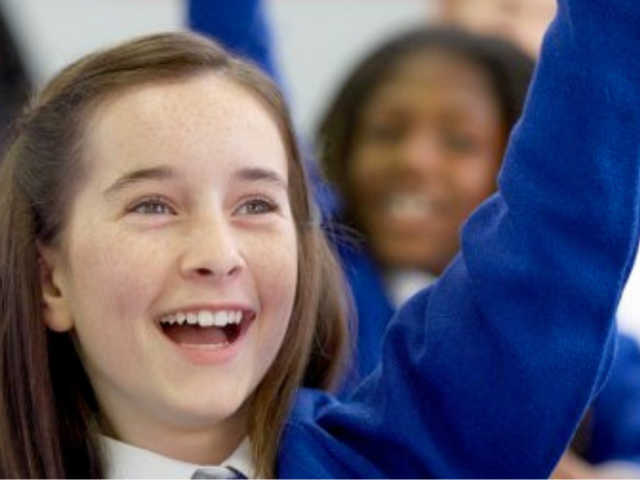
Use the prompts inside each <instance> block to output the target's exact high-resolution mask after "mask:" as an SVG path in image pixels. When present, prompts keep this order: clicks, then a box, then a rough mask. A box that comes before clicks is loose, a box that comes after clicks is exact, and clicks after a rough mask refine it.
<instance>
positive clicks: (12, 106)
mask: <svg viewBox="0 0 640 480" xmlns="http://www.w3.org/2000/svg"><path fill="white" fill-rule="evenodd" d="M9 27H10V25H9V23H8V19H7V18H6V16H5V14H4V11H3V9H2V5H0V151H1V149H2V144H3V138H4V136H5V131H6V130H7V128H8V126H9V124H10V123H11V121H12V119H13V118H14V117H15V116H16V115H17V114H18V113H19V112H20V110H21V108H22V107H23V105H24V104H25V102H26V101H27V99H28V97H29V93H30V91H31V80H30V78H29V75H28V73H27V69H26V66H25V63H24V62H23V60H22V56H21V54H20V53H21V52H20V50H19V49H18V45H17V44H16V42H15V40H14V36H13V35H12V32H11V29H10V28H9Z"/></svg>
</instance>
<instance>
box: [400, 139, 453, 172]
mask: <svg viewBox="0 0 640 480" xmlns="http://www.w3.org/2000/svg"><path fill="white" fill-rule="evenodd" d="M441 157H442V152H441V151H440V149H439V147H438V142H437V141H436V139H435V138H434V136H433V135H427V134H424V133H420V134H418V133H414V134H413V135H411V136H409V137H408V138H407V139H406V140H405V142H404V144H403V145H402V147H401V149H400V151H399V162H398V166H399V167H400V166H401V167H402V168H403V169H406V170H410V171H412V172H414V173H430V172H433V171H436V170H437V169H438V168H439V167H440V165H441V163H442V162H441V160H442V158H441Z"/></svg>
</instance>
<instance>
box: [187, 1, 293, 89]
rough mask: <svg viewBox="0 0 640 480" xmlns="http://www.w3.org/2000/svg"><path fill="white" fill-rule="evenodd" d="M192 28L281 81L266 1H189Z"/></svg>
mask: <svg viewBox="0 0 640 480" xmlns="http://www.w3.org/2000/svg"><path fill="white" fill-rule="evenodd" d="M187 9H188V10H187V11H188V22H189V27H190V28H191V29H193V30H195V31H197V32H200V33H203V34H205V35H208V36H210V37H212V38H215V39H216V40H218V41H219V42H220V43H222V44H223V45H225V46H226V47H227V48H228V49H230V50H231V51H233V52H234V53H236V54H237V55H240V56H243V57H245V58H248V59H250V60H252V61H253V62H255V63H256V64H257V65H258V66H260V67H261V68H262V69H263V70H264V71H266V72H267V73H268V74H269V75H271V77H272V78H274V79H275V80H276V81H280V80H281V79H280V76H279V73H278V69H277V67H276V61H275V58H274V53H273V41H272V38H271V30H270V28H269V23H268V19H267V14H266V11H265V6H264V3H263V1H262V0H188V4H187Z"/></svg>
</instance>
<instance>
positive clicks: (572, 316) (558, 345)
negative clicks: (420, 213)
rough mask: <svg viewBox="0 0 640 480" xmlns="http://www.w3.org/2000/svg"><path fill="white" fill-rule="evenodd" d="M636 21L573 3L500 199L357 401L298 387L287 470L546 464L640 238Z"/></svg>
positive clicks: (412, 314)
mask: <svg viewBox="0 0 640 480" xmlns="http://www.w3.org/2000/svg"><path fill="white" fill-rule="evenodd" d="M638 25H640V2H638V0H561V1H560V4H559V12H558V17H557V18H556V20H555V21H554V23H553V24H552V26H551V29H550V31H549V33H548V34H547V37H546V40H545V45H544V47H543V53H542V57H541V60H540V62H539V66H538V71H537V74H536V77H535V79H534V82H533V84H532V89H531V92H530V98H529V101H528V103H527V106H526V108H525V111H524V113H523V118H522V120H521V123H520V124H519V126H518V127H517V128H516V131H515V132H514V134H513V135H512V138H511V139H510V146H509V148H508V150H507V154H506V159H505V163H504V168H503V171H502V172H501V176H500V181H499V192H498V193H497V194H496V195H495V196H493V197H492V198H491V199H489V200H488V201H487V202H485V204H483V205H482V206H481V207H480V208H479V209H478V210H477V211H476V213H475V214H474V215H473V216H472V217H471V218H470V220H469V221H468V223H467V224H466V225H465V227H464V229H463V234H462V250H461V253H460V255H459V256H458V257H457V258H456V259H455V260H454V262H453V263H452V265H451V266H450V267H449V268H448V269H447V271H446V272H445V274H444V275H443V276H442V278H441V279H440V281H439V282H438V283H437V284H436V285H435V286H434V287H432V288H431V289H429V290H427V291H425V292H424V293H422V294H421V295H419V296H417V297H414V299H413V300H412V301H411V302H410V303H409V304H408V305H406V306H405V307H404V308H403V309H401V310H400V312H399V313H398V314H397V315H396V317H395V318H394V319H393V320H392V322H391V324H390V326H389V329H388V331H387V333H386V336H385V339H384V346H383V357H382V363H381V365H380V367H379V368H378V369H377V370H376V371H375V372H374V373H373V374H372V375H371V376H370V377H368V378H367V379H365V380H364V382H363V383H362V385H361V386H360V387H359V388H358V389H357V390H356V391H355V392H354V393H353V394H352V395H351V396H350V397H349V398H348V399H347V400H346V401H344V402H339V401H337V400H335V399H333V398H331V397H328V396H324V395H322V394H320V393H318V392H312V391H302V392H301V393H300V395H299V397H298V399H297V402H296V404H295V406H294V411H293V413H292V417H291V419H290V421H289V422H288V424H287V427H286V429H285V432H284V435H283V441H282V444H281V450H280V455H279V459H278V474H279V475H280V476H281V477H314V478H316V477H339V478H345V477H346V478H350V477H369V478H378V477H405V478H416V477H441V478H480V477H491V478H505V477H507V478H529V477H535V478H543V477H546V476H548V475H549V473H550V472H551V470H552V469H553V467H554V466H555V464H556V462H557V460H558V459H559V457H560V456H561V454H562V453H563V451H564V450H565V448H566V446H567V444H568V442H569V440H570V438H571V436H572V434H573V431H574V429H575V427H576V425H577V424H578V422H579V421H580V419H581V417H582V415H583V414H584V412H585V410H586V408H587V405H588V403H589V402H590V401H591V399H592V398H593V397H594V395H595V393H596V392H597V391H598V390H599V388H600V387H601V385H602V382H603V380H604V378H605V377H606V373H607V371H608V369H609V365H610V360H611V351H612V349H611V346H612V344H613V339H614V337H615V322H614V315H615V311H616V307H617V303H618V301H619V298H620V295H621V291H622V288H623V286H624V282H625V281H626V278H627V276H628V273H629V270H630V267H631V265H632V262H633V258H634V255H635V250H636V245H637V242H638V206H639V205H640V198H639V185H638V182H639V179H640V171H639V170H640V169H639V163H640V158H639V154H640V55H638V54H637V53H638V52H639V51H640V29H639V28H638ZM361 321H363V322H364V321H366V319H361Z"/></svg>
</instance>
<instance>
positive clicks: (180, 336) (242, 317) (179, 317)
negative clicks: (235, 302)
mask: <svg viewBox="0 0 640 480" xmlns="http://www.w3.org/2000/svg"><path fill="white" fill-rule="evenodd" d="M254 318H255V314H254V313H253V312H249V311H241V310H224V311H215V312H214V311H209V310H201V311H198V312H177V313H172V314H170V315H165V316H163V317H162V318H161V319H160V327H161V328H162V331H163V333H164V334H165V335H166V336H167V337H168V338H169V339H170V340H171V341H172V342H174V343H176V344H178V345H180V346H183V347H191V348H206V349H220V348H224V347H227V346H229V345H232V344H233V343H235V342H237V341H238V339H239V338H240V337H242V335H243V334H244V333H245V332H246V331H247V328H248V327H249V325H250V323H251V322H252V321H253V319H254Z"/></svg>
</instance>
